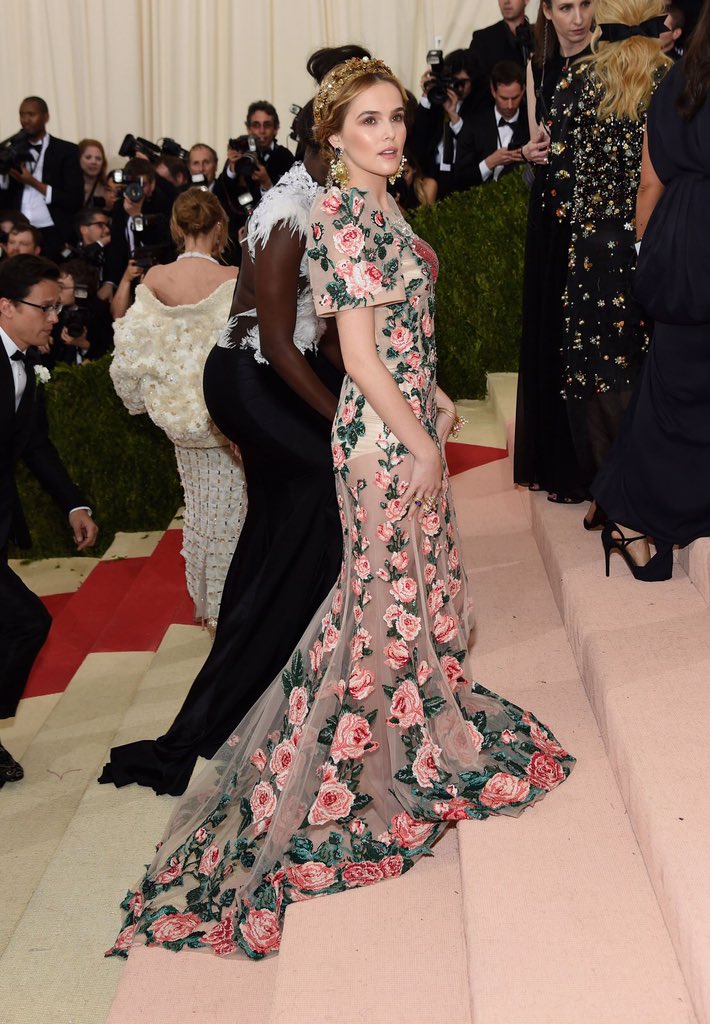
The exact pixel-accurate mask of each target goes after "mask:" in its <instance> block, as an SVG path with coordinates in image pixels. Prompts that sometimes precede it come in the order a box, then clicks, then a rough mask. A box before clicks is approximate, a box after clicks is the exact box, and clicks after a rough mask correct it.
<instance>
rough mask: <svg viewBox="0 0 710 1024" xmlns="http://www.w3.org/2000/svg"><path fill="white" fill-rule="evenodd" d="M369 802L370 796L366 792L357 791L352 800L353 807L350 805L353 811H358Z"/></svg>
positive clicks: (370, 800)
mask: <svg viewBox="0 0 710 1024" xmlns="http://www.w3.org/2000/svg"><path fill="white" fill-rule="evenodd" d="M371 802H372V797H371V796H368V795H367V793H358V795H357V796H356V797H355V799H354V800H353V807H352V809H353V810H354V811H359V810H361V809H362V808H363V807H367V805H368V804H369V803H371Z"/></svg>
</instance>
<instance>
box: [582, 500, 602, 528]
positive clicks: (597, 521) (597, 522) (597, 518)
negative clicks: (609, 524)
mask: <svg viewBox="0 0 710 1024" xmlns="http://www.w3.org/2000/svg"><path fill="white" fill-rule="evenodd" d="M605 522H606V512H605V511H604V509H602V508H599V506H598V505H597V507H596V508H595V509H594V515H593V516H592V518H591V519H587V517H586V516H585V517H584V519H583V520H582V526H583V527H584V529H585V530H598V529H599V527H600V526H603V525H604V523H605Z"/></svg>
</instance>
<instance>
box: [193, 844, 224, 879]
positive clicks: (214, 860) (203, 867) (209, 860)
mask: <svg viewBox="0 0 710 1024" xmlns="http://www.w3.org/2000/svg"><path fill="white" fill-rule="evenodd" d="M218 863H219V846H218V845H217V843H211V844H210V845H209V846H208V847H207V849H206V850H205V852H204V853H203V854H202V857H201V858H200V866H199V867H198V869H197V873H198V874H199V875H211V874H212V872H213V871H214V869H215V868H216V867H217V864H218Z"/></svg>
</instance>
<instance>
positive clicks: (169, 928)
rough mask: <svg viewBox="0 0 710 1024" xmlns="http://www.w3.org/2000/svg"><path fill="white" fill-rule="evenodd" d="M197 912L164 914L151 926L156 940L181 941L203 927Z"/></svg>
mask: <svg viewBox="0 0 710 1024" xmlns="http://www.w3.org/2000/svg"><path fill="white" fill-rule="evenodd" d="M202 923H203V922H202V921H201V919H200V918H199V917H198V916H197V914H163V916H162V917H159V918H158V919H157V920H156V921H153V923H152V924H151V926H150V930H151V933H152V935H153V938H154V940H155V941H156V942H179V941H180V940H181V939H186V938H187V937H188V935H192V933H193V932H196V931H197V929H198V928H201V927H202Z"/></svg>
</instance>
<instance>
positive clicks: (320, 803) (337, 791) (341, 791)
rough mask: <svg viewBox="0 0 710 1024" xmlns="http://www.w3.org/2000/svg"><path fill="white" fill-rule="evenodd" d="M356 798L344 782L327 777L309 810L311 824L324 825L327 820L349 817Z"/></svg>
mask: <svg viewBox="0 0 710 1024" xmlns="http://www.w3.org/2000/svg"><path fill="white" fill-rule="evenodd" d="M354 800H355V794H354V793H351V792H350V790H349V789H348V787H347V786H346V785H345V783H344V782H338V781H337V780H335V779H327V780H326V781H324V782H322V783H321V787H320V789H319V790H318V793H317V795H316V798H315V801H314V802H313V805H312V806H311V809H310V811H309V812H308V821H309V822H310V824H311V825H323V824H325V822H326V821H337V820H338V819H339V818H347V816H348V815H349V814H350V810H351V808H352V805H353V801H354Z"/></svg>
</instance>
